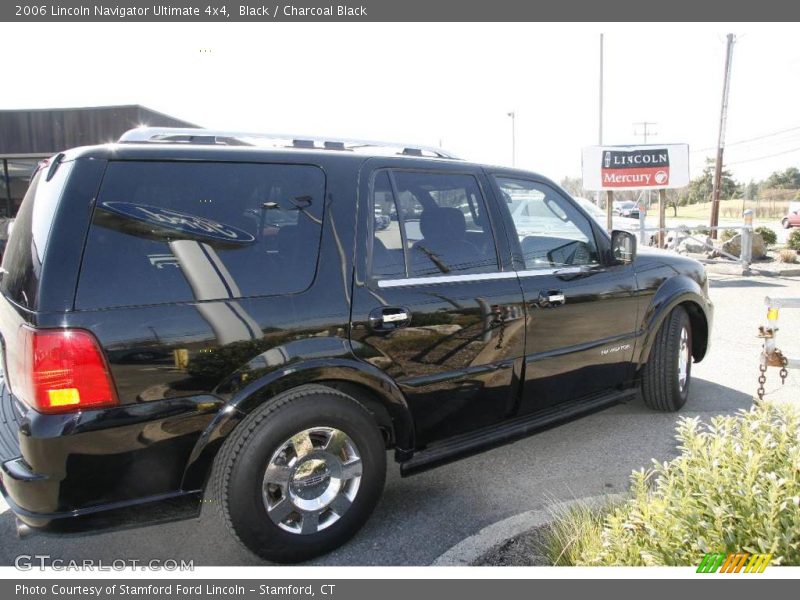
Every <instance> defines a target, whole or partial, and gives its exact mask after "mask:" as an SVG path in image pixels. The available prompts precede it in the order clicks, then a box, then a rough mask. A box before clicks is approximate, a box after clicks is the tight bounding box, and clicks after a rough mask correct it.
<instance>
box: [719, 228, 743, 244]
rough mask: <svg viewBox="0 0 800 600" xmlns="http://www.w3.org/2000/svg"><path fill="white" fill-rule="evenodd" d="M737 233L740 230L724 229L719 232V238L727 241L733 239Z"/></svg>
mask: <svg viewBox="0 0 800 600" xmlns="http://www.w3.org/2000/svg"><path fill="white" fill-rule="evenodd" d="M737 233H739V232H738V231H736V230H735V229H723V230H722V231H721V232H720V234H719V239H721V240H722V241H723V242H727V241H728V240H729V239H731V238H732V237H733V236H735V235H736V234H737Z"/></svg>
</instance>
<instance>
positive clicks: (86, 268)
mask: <svg viewBox="0 0 800 600" xmlns="http://www.w3.org/2000/svg"><path fill="white" fill-rule="evenodd" d="M324 198H325V177H324V174H323V172H322V171H321V169H319V168H318V167H315V166H308V165H277V164H252V163H244V164H243V163H235V164H234V163H207V162H135V161H130V162H129V161H125V162H122V161H120V162H112V163H110V164H109V166H108V169H107V170H106V174H105V176H104V178H103V183H102V186H101V189H100V193H99V195H98V198H97V202H96V205H95V209H94V213H93V217H92V225H91V227H90V230H89V236H88V239H87V243H86V249H85V252H84V260H83V266H82V268H81V275H80V281H79V284H78V292H77V297H76V308H78V309H97V308H112V307H120V306H138V305H150V304H163V303H172V302H190V301H204V300H224V299H230V298H242V297H250V296H266V295H275V294H288V293H295V292H300V291H303V290H305V289H307V288H308V287H309V286H310V285H311V283H312V281H313V279H314V275H315V273H316V266H317V259H318V255H319V244H320V236H321V231H322V217H323V204H324Z"/></svg>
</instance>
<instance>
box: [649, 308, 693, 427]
mask: <svg viewBox="0 0 800 600" xmlns="http://www.w3.org/2000/svg"><path fill="white" fill-rule="evenodd" d="M691 378H692V325H691V322H690V320H689V315H688V314H687V313H686V310H685V309H684V308H683V307H681V306H678V307H676V308H674V309H673V310H672V312H671V313H670V314H669V315H668V316H667V318H666V320H665V321H664V323H663V324H662V325H661V328H660V329H659V330H658V333H657V334H656V339H655V341H654V342H653V347H652V349H651V350H650V357H649V358H648V360H647V364H646V365H645V367H644V371H643V373H642V396H643V398H644V402H645V404H646V405H647V406H648V407H649V408H652V409H653V410H658V411H665V412H674V411H677V410H680V409H681V408H682V407H683V405H684V404H686V399H687V398H688V397H689V387H690V384H691V380H692V379H691Z"/></svg>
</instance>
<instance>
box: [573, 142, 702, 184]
mask: <svg viewBox="0 0 800 600" xmlns="http://www.w3.org/2000/svg"><path fill="white" fill-rule="evenodd" d="M687 185H689V146H688V145H687V144H657V145H648V146H589V147H588V148H584V149H583V187H584V189H587V190H620V189H624V190H664V189H668V188H680V187H685V186H687Z"/></svg>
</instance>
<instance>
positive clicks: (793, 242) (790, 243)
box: [786, 229, 800, 252]
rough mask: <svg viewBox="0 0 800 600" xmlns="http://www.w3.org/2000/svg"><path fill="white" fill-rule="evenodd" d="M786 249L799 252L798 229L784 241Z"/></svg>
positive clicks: (799, 239)
mask: <svg viewBox="0 0 800 600" xmlns="http://www.w3.org/2000/svg"><path fill="white" fill-rule="evenodd" d="M786 247H787V248H790V249H792V250H797V251H798V252H800V229H795V230H794V231H792V233H790V234H789V238H788V239H787V240H786Z"/></svg>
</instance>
